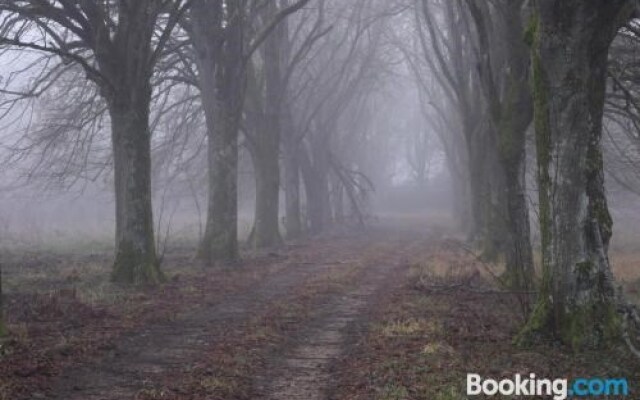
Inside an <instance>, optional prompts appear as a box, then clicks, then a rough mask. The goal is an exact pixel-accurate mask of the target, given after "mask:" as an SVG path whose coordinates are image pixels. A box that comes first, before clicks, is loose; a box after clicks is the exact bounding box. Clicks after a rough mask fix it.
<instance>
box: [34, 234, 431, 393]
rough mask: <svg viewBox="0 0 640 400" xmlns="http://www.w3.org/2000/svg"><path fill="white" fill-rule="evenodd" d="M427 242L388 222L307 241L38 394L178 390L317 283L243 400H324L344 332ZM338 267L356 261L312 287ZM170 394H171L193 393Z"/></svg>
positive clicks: (341, 352)
mask: <svg viewBox="0 0 640 400" xmlns="http://www.w3.org/2000/svg"><path fill="white" fill-rule="evenodd" d="M424 240H425V236H424V235H416V234H415V233H413V232H406V231H404V232H402V231H393V230H389V229H388V228H387V229H377V230H374V231H372V232H370V233H367V234H365V235H360V236H353V237H349V238H344V237H343V238H340V239H338V240H335V239H334V240H333V241H332V242H331V243H330V244H326V243H325V244H324V247H323V245H313V244H312V245H311V246H310V248H309V249H306V250H304V251H303V253H302V255H300V254H298V255H295V254H294V256H295V257H293V258H294V261H293V262H290V263H289V264H288V265H287V266H286V267H284V268H282V269H280V270H278V271H277V272H276V273H274V274H273V275H269V276H268V277H267V278H266V279H263V280H262V281H261V282H260V283H259V284H258V285H257V286H256V287H253V288H251V290H250V291H243V292H241V293H237V294H234V295H232V296H229V297H226V298H224V299H222V300H221V301H217V302H214V301H212V302H210V303H205V304H197V305H194V306H193V309H192V310H191V311H189V312H188V313H185V314H183V315H180V316H177V317H176V318H175V319H174V320H171V321H166V322H164V323H158V324H154V325H150V326H146V327H145V328H144V329H143V330H140V331H138V332H135V333H132V334H129V335H127V337H124V338H122V339H121V340H119V341H118V344H117V346H114V347H113V348H111V349H108V351H106V352H105V354H104V355H103V356H102V357H100V358H99V359H97V360H95V361H94V362H91V363H87V364H86V365H79V366H76V367H74V368H72V369H70V370H67V371H65V373H64V374H63V375H62V376H60V377H58V379H57V382H56V383H55V385H54V389H53V390H52V391H51V393H47V394H46V396H42V397H41V398H51V399H65V400H74V399H77V400H92V399H96V400H97V399H100V400H109V399H133V398H144V399H148V398H166V397H165V393H168V392H167V391H157V392H151V391H147V392H145V395H144V396H141V395H140V393H141V390H143V389H144V388H148V387H159V386H158V385H165V386H164V387H167V386H166V385H167V381H168V380H169V378H168V377H172V378H171V380H173V382H171V384H170V386H169V387H179V386H180V382H175V380H176V379H178V380H180V379H183V378H180V377H185V378H184V379H187V378H186V377H188V376H189V372H188V371H190V368H193V367H194V364H195V362H196V360H200V359H202V354H204V353H205V351H206V349H207V348H210V347H211V346H212V345H214V344H216V343H217V342H221V341H225V340H227V339H228V338H230V337H231V336H233V335H236V336H237V335H238V332H242V331H243V330H245V329H249V325H248V324H249V323H250V321H252V320H253V319H255V317H256V316H260V315H264V314H265V313H267V312H268V310H269V306H270V305H272V304H275V303H278V302H287V301H292V300H291V299H292V297H291V293H292V292H294V291H295V290H296V289H297V288H299V287H302V286H304V285H307V286H313V287H315V288H316V290H314V291H313V295H312V297H313V298H312V299H311V300H308V299H307V302H308V304H312V305H311V306H309V307H310V310H306V311H305V313H308V314H309V315H308V316H307V315H306V314H305V316H299V315H297V316H293V317H294V318H292V319H294V320H295V319H296V318H297V320H298V321H304V326H303V327H302V328H300V329H294V330H293V331H291V332H287V334H286V335H282V336H286V337H284V338H283V341H282V343H280V344H279V345H278V346H275V348H272V349H270V350H268V351H267V352H266V353H267V354H269V356H268V357H267V358H266V360H265V362H264V363H263V364H262V366H261V368H259V370H258V371H257V372H258V374H257V375H256V376H253V377H251V378H250V380H251V381H252V382H250V386H251V387H252V388H253V389H252V391H251V393H250V394H248V395H247V394H245V395H243V396H242V397H243V398H247V397H250V398H256V399H258V398H259V399H308V400H313V399H323V398H326V393H327V390H329V389H330V388H331V383H332V376H331V369H332V365H334V364H335V363H336V362H338V361H339V360H340V358H341V357H343V356H345V354H347V350H348V343H349V340H350V339H349V338H350V337H351V336H352V334H353V333H354V332H356V331H357V327H358V324H359V323H360V322H363V321H362V319H363V318H365V317H364V316H365V315H366V310H367V307H369V305H370V304H372V299H374V298H375V296H376V293H379V291H380V290H391V289H392V288H393V286H394V285H396V284H397V282H398V281H399V277H400V276H401V275H402V274H401V273H400V272H401V270H402V268H403V266H405V265H406V261H405V260H406V259H407V253H409V252H411V251H412V249H413V248H415V247H419V246H420V245H421V243H422V242H424ZM341 264H348V266H345V268H348V267H349V268H356V267H357V270H358V273H357V274H356V276H355V278H354V279H352V281H350V282H349V283H348V285H347V286H346V287H344V288H343V290H338V291H335V290H333V291H331V290H328V289H327V291H323V290H317V287H319V286H321V287H322V286H323V285H325V284H326V286H327V287H329V285H328V283H327V282H329V281H331V279H332V274H334V272H335V271H336V265H341ZM309 282H312V284H310V283H309ZM310 296H311V295H310ZM293 301H295V300H293ZM261 346H264V345H261ZM258 350H259V349H258ZM256 351H257V350H256ZM211 362H212V363H215V362H216V361H215V360H212V361H211ZM176 376H177V377H178V378H176ZM245 378H246V377H245ZM176 393H178V392H173V395H174V397H175V398H196V397H190V396H189V394H188V393H183V396H182V397H180V396H178V395H176ZM171 398H173V397H171Z"/></svg>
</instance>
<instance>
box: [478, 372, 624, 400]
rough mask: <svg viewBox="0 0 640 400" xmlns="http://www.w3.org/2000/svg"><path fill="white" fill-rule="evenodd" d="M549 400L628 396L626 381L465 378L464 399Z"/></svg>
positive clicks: (532, 376)
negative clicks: (510, 399) (509, 399)
mask: <svg viewBox="0 0 640 400" xmlns="http://www.w3.org/2000/svg"><path fill="white" fill-rule="evenodd" d="M481 394H482V395H486V396H496V395H502V396H553V399H554V400H565V399H566V398H569V397H597V396H628V395H629V383H628V382H627V379H626V378H608V379H603V378H576V379H573V380H571V381H569V380H568V379H542V378H537V377H536V374H529V376H522V375H520V374H516V375H514V376H513V379H501V380H495V379H483V378H482V376H480V375H478V374H467V395H468V396H478V395H481Z"/></svg>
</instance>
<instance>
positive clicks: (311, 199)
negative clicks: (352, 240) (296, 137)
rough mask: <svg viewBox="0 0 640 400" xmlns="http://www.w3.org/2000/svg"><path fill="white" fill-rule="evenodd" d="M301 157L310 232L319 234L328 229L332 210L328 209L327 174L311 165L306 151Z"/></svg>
mask: <svg viewBox="0 0 640 400" xmlns="http://www.w3.org/2000/svg"><path fill="white" fill-rule="evenodd" d="M300 155H301V157H300V161H301V163H300V166H301V171H302V177H303V180H304V188H305V194H306V196H305V197H306V200H307V204H306V206H307V207H306V208H307V220H308V223H309V232H310V233H311V234H318V233H320V232H322V231H323V230H324V228H325V227H326V222H327V219H328V215H329V213H330V209H329V208H328V207H327V202H328V197H329V190H328V184H327V179H326V174H323V173H322V172H321V171H318V170H317V166H316V165H314V164H312V163H311V160H310V159H309V155H308V154H307V152H306V151H302V152H301V153H300Z"/></svg>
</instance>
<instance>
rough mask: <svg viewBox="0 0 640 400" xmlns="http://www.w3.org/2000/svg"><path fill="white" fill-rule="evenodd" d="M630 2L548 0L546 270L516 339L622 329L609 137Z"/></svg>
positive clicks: (535, 36) (542, 137) (537, 91)
mask: <svg viewBox="0 0 640 400" xmlns="http://www.w3.org/2000/svg"><path fill="white" fill-rule="evenodd" d="M628 15H630V7H629V2H626V1H623V0H620V1H617V0H615V1H611V2H586V1H581V0H566V1H563V2H562V3H558V2H555V1H551V0H541V1H539V2H538V5H537V9H536V15H535V16H534V19H533V21H532V23H531V24H530V28H529V29H528V31H527V34H526V38H527V39H528V40H529V42H530V43H531V47H532V49H531V50H532V64H533V91H534V104H535V107H534V108H535V115H534V122H535V128H536V150H537V158H538V188H539V207H540V211H539V218H540V233H541V241H542V246H541V248H542V264H543V276H542V285H541V288H540V292H539V296H538V301H537V304H536V306H535V308H534V311H533V313H532V315H531V317H530V319H529V321H528V323H527V324H526V325H525V327H524V329H523V330H522V331H521V332H520V334H519V335H518V337H517V338H516V341H517V342H518V343H520V344H530V343H532V342H533V341H536V340H537V339H539V338H554V339H557V340H560V341H562V342H563V343H565V344H567V345H570V346H572V347H573V348H574V349H576V350H579V349H583V348H595V347H602V346H606V345H607V344H608V343H610V342H611V341H612V340H615V339H616V338H618V337H619V334H620V329H619V328H620V317H619V316H618V315H617V313H616V304H617V301H618V299H617V296H616V293H615V289H614V285H613V278H612V274H611V270H610V265H609V260H608V255H607V251H608V243H609V239H610V237H611V218H610V216H609V212H608V209H607V204H606V198H605V192H604V173H603V165H602V158H601V147H600V139H601V134H602V113H603V108H604V88H605V81H606V67H607V53H608V47H609V45H610V43H611V40H612V39H613V37H614V36H615V34H616V32H617V29H618V27H619V26H620V24H621V23H622V22H623V21H624V20H625V18H626V17H628Z"/></svg>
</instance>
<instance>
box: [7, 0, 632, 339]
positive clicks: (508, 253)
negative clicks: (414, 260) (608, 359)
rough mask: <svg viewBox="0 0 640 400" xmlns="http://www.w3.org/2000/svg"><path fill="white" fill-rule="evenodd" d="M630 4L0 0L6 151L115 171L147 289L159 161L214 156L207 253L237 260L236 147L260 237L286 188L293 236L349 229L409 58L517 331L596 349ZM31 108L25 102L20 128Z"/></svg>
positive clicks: (125, 234)
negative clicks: (250, 181) (8, 64)
mask: <svg viewBox="0 0 640 400" xmlns="http://www.w3.org/2000/svg"><path fill="white" fill-rule="evenodd" d="M635 13H636V10H635V3H634V2H633V1H631V0H608V1H605V0H588V1H583V0H536V1H533V2H529V1H524V0H494V1H486V0H453V1H449V0H404V1H394V2H388V1H382V0H352V1H348V2H345V1H339V0H233V1H229V0H136V1H134V0H119V1H115V0H101V1H91V0H87V1H67V0H29V1H27V0H23V1H13V0H12V1H8V0H6V1H2V0H0V46H1V47H2V51H3V53H2V56H3V57H5V58H11V57H15V55H16V54H19V55H20V56H19V58H20V59H19V61H17V62H16V61H14V64H13V65H14V66H15V68H14V71H12V73H11V74H10V75H8V76H7V77H6V78H5V79H3V81H2V84H3V88H2V93H3V100H2V103H1V104H2V112H3V119H4V120H10V121H12V124H13V125H11V126H12V129H16V130H18V128H19V129H20V130H22V131H23V132H25V133H24V135H22V136H21V137H20V138H19V139H18V140H17V142H16V143H15V145H13V147H12V149H13V150H15V151H14V152H13V153H12V154H13V157H14V161H15V160H24V159H25V158H29V157H31V158H32V159H35V160H36V161H37V162H35V163H34V164H32V165H33V168H32V169H31V170H29V171H28V172H29V174H36V172H39V173H42V172H43V171H44V172H45V173H46V174H48V175H49V176H55V177H57V178H60V179H68V178H69V177H72V178H73V179H77V178H81V179H86V178H95V176H98V175H100V174H103V173H105V172H108V171H113V181H114V182H113V183H114V187H115V198H116V202H115V203H116V253H115V260H114V268H113V279H114V280H115V281H118V282H127V283H134V284H154V283H157V282H159V281H161V280H162V272H161V270H160V268H159V260H158V255H157V249H156V243H155V239H154V226H153V213H152V183H153V179H152V178H154V177H156V176H158V175H162V174H158V173H156V174H154V167H153V166H154V165H155V166H156V167H157V166H158V165H159V166H161V167H162V168H163V169H164V171H163V174H164V175H172V176H177V175H180V174H186V175H189V176H191V175H196V176H198V175H199V174H200V172H202V171H206V177H204V180H205V182H206V187H207V190H208V204H207V207H206V210H207V211H206V214H207V215H206V219H205V220H206V222H205V226H204V233H203V238H202V241H201V243H200V247H199V251H198V255H199V257H200V259H202V260H203V262H205V263H206V264H207V265H214V264H216V263H219V262H224V263H230V262H231V263H232V262H235V261H237V260H238V258H239V251H238V232H237V218H238V199H237V197H238V173H239V172H238V168H239V158H240V154H241V153H240V151H241V148H242V147H244V148H246V149H247V150H248V152H249V155H250V158H251V161H252V165H253V171H254V176H255V193H256V208H255V219H254V226H253V229H252V232H251V235H250V238H249V241H250V243H251V244H252V245H253V246H254V247H268V246H273V245H277V244H279V243H281V242H282V240H283V239H282V236H281V232H280V215H279V204H280V195H281V190H280V189H281V187H283V188H284V204H285V215H284V226H285V231H286V237H287V238H296V237H299V236H300V235H302V234H303V233H312V234H314V233H319V232H321V231H323V230H324V229H325V228H326V227H327V225H328V224H329V223H330V222H331V221H334V220H342V219H344V218H346V217H347V216H348V215H350V216H351V217H353V218H355V219H356V220H357V221H358V222H359V223H363V221H364V215H363V212H362V204H363V200H364V199H365V197H366V194H367V193H368V192H369V191H370V190H371V189H372V183H371V180H370V179H369V178H368V175H369V176H370V175H371V173H372V174H373V175H375V172H374V171H373V170H374V169H376V168H379V167H380V166H379V165H376V162H372V161H371V156H370V154H368V153H371V152H370V151H367V150H369V149H374V148H375V146H376V145H379V143H380V141H378V142H377V143H375V144H374V142H375V141H372V140H370V139H371V137H372V136H375V135H380V133H379V132H377V131H376V129H373V127H372V121H375V114H376V113H379V112H380V111H379V110H378V108H377V107H378V105H379V102H378V101H377V99H378V98H379V97H380V96H384V95H385V91H386V90H387V89H388V88H387V87H385V83H384V82H386V81H387V79H385V78H388V77H390V76H393V75H394V74H397V73H398V69H399V67H397V66H398V65H402V66H403V67H400V68H405V67H406V69H408V71H409V72H410V74H411V75H412V77H413V81H414V82H415V83H416V84H417V87H418V98H419V102H420V107H419V109H420V112H421V113H422V117H423V118H424V120H425V121H428V124H429V126H430V127H431V129H433V130H434V132H435V133H436V134H437V135H438V138H439V140H440V144H441V147H442V149H443V151H444V153H445V156H446V161H445V162H446V165H447V167H448V169H449V171H450V173H451V176H452V178H453V192H454V193H455V199H456V202H455V204H454V207H455V209H456V215H458V216H459V217H460V223H461V226H463V227H464V229H465V230H466V231H467V232H468V234H469V238H470V240H472V241H473V242H474V243H476V244H477V246H478V247H479V248H480V249H481V250H482V252H483V255H484V256H485V257H487V258H497V257H499V256H501V255H504V258H505V260H506V266H507V270H506V272H505V274H504V276H503V277H502V279H503V281H504V282H505V283H506V284H507V285H509V286H510V287H511V289H512V290H514V291H516V292H518V293H521V294H522V296H520V298H521V299H522V307H523V310H524V311H525V312H526V313H527V314H528V315H529V316H530V320H529V323H528V324H527V326H526V328H525V329H524V331H523V334H522V335H521V340H522V341H523V342H526V341H529V340H530V339H532V338H535V337H537V336H538V335H539V334H544V335H548V334H550V335H552V336H554V337H557V338H560V339H562V340H564V341H565V342H567V343H571V344H573V345H575V346H577V347H581V346H586V345H599V344H601V343H603V342H605V341H606V340H607V338H608V337H609V336H611V335H612V334H613V333H614V331H616V327H617V326H618V322H619V319H620V318H621V317H620V316H619V313H618V309H619V306H620V304H621V302H622V299H620V298H619V297H618V296H617V295H616V294H615V290H614V286H613V281H612V277H611V269H610V265H609V261H608V255H607V252H608V243H609V240H610V238H611V234H612V226H611V225H612V224H611V217H610V215H609V211H608V208H607V201H606V196H605V189H604V174H605V166H604V163H603V150H602V130H603V129H602V128H603V115H604V113H605V111H606V115H607V118H608V121H610V122H611V124H617V125H616V126H617V127H618V130H622V131H625V132H631V133H629V134H628V137H627V138H626V139H624V140H625V143H626V142H629V143H635V145H637V143H638V141H637V132H638V129H637V128H638V126H640V124H638V121H639V120H638V115H639V114H638V106H637V104H638V102H637V100H636V99H637V95H636V93H637V90H636V87H635V86H634V83H635V82H637V81H638V80H637V79H636V77H637V68H629V65H633V62H632V60H633V55H632V54H631V52H630V50H629V49H632V48H633V46H635V45H637V44H638V41H637V38H638V37H640V35H639V34H638V33H639V32H638V28H637V25H636V24H635V22H634V17H635V16H636V14H635ZM614 38H617V39H616V40H615V42H614ZM612 43H614V45H613V46H612ZM610 53H611V55H612V56H611V57H609V54H610ZM399 60H400V61H399ZM37 99H45V100H46V103H43V100H37ZM605 99H606V102H605ZM25 104H26V105H25ZM43 104H44V105H43ZM605 104H606V107H605ZM29 105H31V106H32V107H37V108H38V110H39V112H38V118H37V120H36V122H32V123H28V124H25V122H24V120H25V119H24V118H22V117H24V115H25V110H26V109H29ZM15 121H18V122H15ZM105 126H106V127H107V128H105ZM532 126H533V128H534V129H533V131H535V133H534V137H535V140H534V141H533V142H534V146H535V154H536V157H535V169H536V176H537V179H536V185H535V186H536V188H537V192H538V200H537V205H538V208H537V216H538V223H539V228H540V236H541V252H542V266H543V268H542V277H541V282H540V284H539V285H536V283H535V273H534V268H533V265H534V263H533V258H534V257H533V254H534V252H533V250H532V245H531V242H532V240H531V227H530V220H531V219H530V215H529V213H530V204H529V203H530V199H529V196H528V189H527V179H526V173H525V171H526V167H527V161H528V160H529V159H530V158H531V157H529V158H528V154H529V155H530V153H532V152H527V149H528V146H529V142H528V138H529V137H531V135H530V134H528V132H531V127H532ZM612 126H613V125H612ZM428 143H429V141H428V140H426V138H425V137H424V136H421V135H417V136H415V142H414V144H413V145H411V147H410V151H408V152H407V163H408V165H409V166H410V168H411V170H412V173H414V174H415V176H416V179H417V180H418V181H424V180H425V175H428V171H427V165H428V164H429V162H428V160H427V158H425V153H426V152H427V151H429V144H428ZM613 143H615V142H613ZM368 146H370V147H368ZM200 149H203V151H202V152H201V151H200ZM203 153H204V154H203ZM202 154H203V156H202V157H201V155H202ZM154 155H155V157H154ZM152 158H153V159H154V160H156V161H154V162H153V165H152ZM160 159H161V160H160ZM189 171H195V172H193V174H192V173H191V172H189ZM626 171H628V170H626ZM614 176H615V177H616V180H618V181H620V182H623V183H627V184H628V183H629V179H633V175H631V178H630V176H629V173H628V172H625V173H624V174H622V175H621V174H614ZM73 179H72V180H73ZM536 290H537V291H538V295H537V296H533V295H532V293H533V292H534V291H536Z"/></svg>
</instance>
